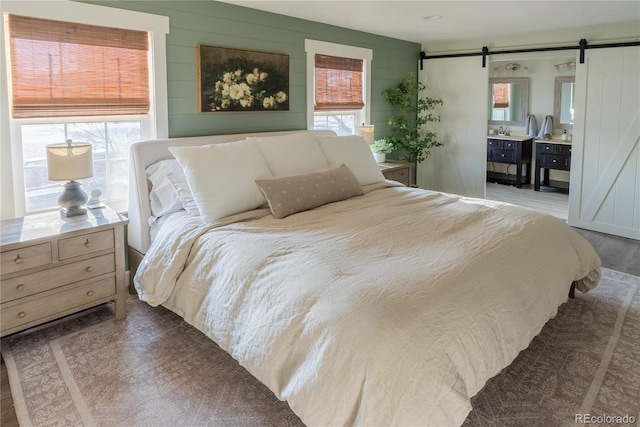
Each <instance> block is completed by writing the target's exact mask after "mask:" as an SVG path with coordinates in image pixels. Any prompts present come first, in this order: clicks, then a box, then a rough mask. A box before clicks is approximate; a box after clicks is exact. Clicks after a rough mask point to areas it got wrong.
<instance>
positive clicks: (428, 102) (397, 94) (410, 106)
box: [382, 73, 444, 163]
mask: <svg viewBox="0 0 640 427" xmlns="http://www.w3.org/2000/svg"><path fill="white" fill-rule="evenodd" d="M426 90H427V86H426V85H424V84H423V83H422V82H420V81H418V79H417V78H416V75H415V74H414V73H408V74H407V76H406V77H405V78H404V79H403V80H402V81H401V82H400V84H399V85H398V87H396V88H394V89H386V90H384V91H383V92H382V95H383V96H384V98H385V99H386V100H387V102H388V103H389V104H391V105H392V106H393V107H395V108H396V110H398V112H399V114H398V115H397V116H394V117H391V118H390V119H389V126H390V127H391V130H392V135H391V136H389V137H387V140H388V141H390V142H392V143H393V144H394V146H395V148H396V150H398V152H399V154H400V156H403V158H402V160H408V161H410V162H415V163H420V162H422V161H424V160H425V159H426V158H427V157H429V156H430V155H431V149H432V148H434V147H440V146H442V145H444V144H443V143H442V142H440V141H438V139H437V137H438V136H437V134H436V133H435V132H433V131H431V130H429V129H426V128H423V127H424V126H425V125H426V124H428V123H434V122H439V121H440V116H439V115H437V114H434V112H433V110H434V108H435V107H436V106H438V105H442V104H443V101H442V99H437V98H431V97H429V96H427V95H424V94H423V93H424V92H425V91H426Z"/></svg>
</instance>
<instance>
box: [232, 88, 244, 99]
mask: <svg viewBox="0 0 640 427" xmlns="http://www.w3.org/2000/svg"><path fill="white" fill-rule="evenodd" d="M243 96H244V89H243V88H242V86H241V85H237V84H236V85H231V86H230V87H229V98H231V99H241V98H242V97H243Z"/></svg>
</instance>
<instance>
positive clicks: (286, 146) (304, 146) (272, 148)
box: [256, 131, 329, 178]
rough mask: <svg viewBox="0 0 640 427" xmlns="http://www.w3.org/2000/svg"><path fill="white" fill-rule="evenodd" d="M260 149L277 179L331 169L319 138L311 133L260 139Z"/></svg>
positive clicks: (258, 139) (304, 132)
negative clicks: (319, 143)
mask: <svg viewBox="0 0 640 427" xmlns="http://www.w3.org/2000/svg"><path fill="white" fill-rule="evenodd" d="M256 139H257V141H258V147H260V151H261V152H262V155H263V156H264V158H265V160H266V161H267V164H268V165H269V169H270V170H271V173H272V174H273V176H274V177H275V178H280V177H283V176H293V175H302V174H305V173H311V172H320V171H325V170H327V169H329V164H328V163H327V159H326V158H325V157H324V154H323V153H322V150H321V149H320V145H318V138H317V137H316V136H315V135H314V134H313V133H312V132H309V131H303V132H296V133H292V134H287V135H276V136H268V137H258V138H256Z"/></svg>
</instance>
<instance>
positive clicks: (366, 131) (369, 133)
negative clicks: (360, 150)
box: [360, 123, 376, 145]
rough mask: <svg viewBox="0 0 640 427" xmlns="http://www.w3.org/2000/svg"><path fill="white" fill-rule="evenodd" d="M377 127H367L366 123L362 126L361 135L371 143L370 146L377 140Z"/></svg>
mask: <svg viewBox="0 0 640 427" xmlns="http://www.w3.org/2000/svg"><path fill="white" fill-rule="evenodd" d="M374 132H375V126H374V125H365V124H364V123H363V124H362V126H360V135H362V137H363V138H364V140H365V141H367V142H368V143H369V145H371V144H373V143H374V142H375V140H376V138H375V136H374Z"/></svg>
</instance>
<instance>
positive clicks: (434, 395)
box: [129, 131, 600, 426]
mask: <svg viewBox="0 0 640 427" xmlns="http://www.w3.org/2000/svg"><path fill="white" fill-rule="evenodd" d="M358 138H359V137H347V138H344V137H336V136H335V135H334V134H332V133H331V132H328V131H315V132H314V131H299V132H271V133H263V134H241V135H224V136H210V137H197V138H176V139H168V140H154V141H144V142H140V143H136V144H134V145H133V146H132V148H131V159H132V162H131V168H132V169H131V175H132V185H131V195H130V210H129V221H130V223H129V224H130V225H129V245H130V247H131V261H132V264H133V265H134V267H133V268H135V267H137V272H136V273H135V278H134V284H135V288H136V291H137V292H138V295H139V297H140V298H141V299H142V300H143V301H146V302H148V303H149V304H151V305H153V306H157V305H163V306H165V307H167V308H169V309H170V310H172V311H174V312H175V313H177V314H178V315H180V316H182V317H183V318H184V319H185V321H186V322H188V323H189V324H191V325H193V326H194V327H195V328H197V329H198V330H200V331H202V332H203V333H204V334H206V335H207V336H208V337H210V338H211V339H212V340H214V341H215V342H216V343H218V344H219V345H220V346H221V347H222V348H223V349H224V350H225V351H227V352H228V353H229V354H231V355H232V356H233V357H234V358H235V359H237V360H238V361H239V363H240V364H241V365H242V366H244V367H245V368H246V369H247V370H248V371H249V372H250V373H251V374H252V375H254V376H255V377H256V378H257V379H258V380H259V381H261V382H262V383H264V384H265V385H266V386H267V387H269V389H270V390H271V391H273V393H274V394H275V395H276V396H277V397H278V398H279V399H282V400H286V401H287V402H288V404H289V406H290V407H291V408H292V410H293V411H294V412H295V413H296V414H297V415H298V416H299V417H300V418H301V420H302V421H303V422H304V423H305V424H307V425H310V426H311V425H314V426H324V425H362V426H370V425H438V426H440V425H443V426H444V425H452V426H456V425H461V424H462V423H463V422H464V420H465V418H466V417H467V415H468V413H469V412H470V410H471V403H470V399H471V398H472V397H473V396H475V395H476V394H477V393H479V392H480V390H481V389H482V388H483V386H484V385H485V384H486V382H487V381H488V380H489V379H491V378H492V377H493V376H495V375H496V374H498V373H499V372H500V371H501V370H502V369H504V368H505V367H506V366H508V365H509V364H510V363H511V362H512V361H513V360H514V359H515V357H516V356H517V355H518V353H519V352H520V351H522V350H523V349H525V348H526V347H527V346H528V345H529V344H530V342H531V340H532V339H533V338H534V337H535V336H536V335H537V334H538V333H539V332H540V330H541V329H542V327H543V326H544V324H545V323H546V322H547V321H548V320H549V319H550V318H552V317H553V316H554V315H555V314H556V312H557V309H558V307H559V306H560V305H561V304H562V303H564V302H566V301H567V299H568V295H569V291H570V289H571V287H572V286H574V287H575V288H577V289H578V290H580V291H582V292H586V291H588V290H589V289H592V288H593V287H595V286H596V285H597V282H598V279H599V277H600V259H599V258H598V256H597V254H596V253H595V251H594V250H593V248H592V247H591V246H590V245H589V244H588V243H587V242H586V241H585V240H584V239H583V238H582V237H580V236H579V235H578V234H577V233H576V232H575V231H573V230H572V229H571V228H570V227H569V226H567V225H566V224H565V223H564V222H563V221H561V220H559V219H557V218H554V217H552V216H549V215H545V214H541V213H537V212H534V211H530V210H527V209H525V208H521V207H517V206H513V205H509V204H505V203H499V202H493V201H488V200H481V199H473V198H466V197H461V196H457V195H453V194H445V193H438V192H432V191H426V190H422V189H416V188H408V187H405V186H403V185H401V184H398V183H394V182H392V181H387V180H384V178H383V177H382V175H381V174H380V175H377V174H376V170H377V166H376V165H375V162H374V161H373V158H372V156H371V154H370V152H369V153H368V155H369V157H371V159H369V158H367V157H366V155H367V152H366V150H368V146H366V143H364V141H363V140H361V138H360V139H358ZM247 141H249V142H247ZM236 143H238V144H239V145H242V146H243V148H242V149H241V150H240V149H239V150H240V151H238V152H236V153H235V154H233V153H231V154H229V150H231V151H233V150H235V149H236V148H234V147H237V145H234V144H236ZM363 144H365V145H363ZM256 147H258V148H257V151H256ZM317 147H319V148H320V150H319V151H318V150H317ZM363 147H364V148H363ZM243 150H244V151H243ZM363 150H364V151H363ZM310 153H313V154H310ZM318 153H321V154H320V155H324V159H320V158H318V156H319V154H318ZM260 154H261V156H260ZM363 155H364V157H365V159H364V160H363V159H362V158H361V157H362V156H363ZM234 156H235V157H234ZM220 158H221V159H222V160H220ZM261 158H262V160H261ZM168 163H170V164H171V168H174V169H171V170H169V169H166V168H165V169H162V168H160V167H158V165H159V164H168ZM176 163H177V164H178V165H179V166H180V167H179V168H177V169H176ZM265 164H266V166H267V167H266V168H265ZM180 168H182V171H184V173H185V175H186V182H187V187H189V188H190V189H191V190H192V192H191V194H189V195H187V196H185V195H184V194H182V193H180V188H181V187H180V185H178V184H177V183H176V178H175V176H174V175H175V174H180V173H181V170H180ZM378 172H379V171H378ZM247 174H248V178H247ZM158 176H160V178H162V181H163V182H164V178H165V176H166V177H169V178H170V181H171V184H172V186H173V190H176V194H177V195H178V196H184V197H178V199H179V200H180V202H178V203H175V204H176V205H177V209H176V206H174V207H173V211H171V212H165V213H164V215H154V212H152V211H158V209H159V208H158V207H157V206H156V207H155V209H152V207H151V205H152V201H153V200H152V199H153V198H154V197H155V196H154V195H153V194H152V193H153V192H154V188H155V189H156V190H159V189H160V188H161V187H162V185H165V186H166V182H165V183H164V184H159V183H158V182H159V181H158ZM152 177H153V179H152ZM245 178H246V179H245ZM181 179H182V181H183V182H182V190H183V192H184V191H185V188H184V187H185V186H184V178H181ZM310 180H311V181H310ZM314 180H317V181H314ZM336 180H338V181H339V182H338V181H336ZM354 180H355V181H354ZM151 182H153V184H151ZM336 182H338V183H336ZM307 185H309V186H317V188H322V189H323V190H322V191H320V190H317V191H312V190H310V189H309V188H310V187H308V186H307ZM229 187H232V188H233V191H230V190H229ZM254 187H255V188H254ZM167 188H169V189H170V190H171V187H167ZM303 188H304V190H302V189H303ZM314 188H315V187H314ZM338 188H339V189H340V191H343V193H344V194H343V193H340V194H338V195H336V194H335V193H336V192H338V193H339V192H340V191H334V189H338ZM296 189H297V190H296ZM227 190H229V191H227ZM254 190H257V193H256V191H254ZM298 190H299V192H298V193H296V191H298ZM323 191H324V192H323ZM240 193H242V194H244V193H247V194H248V193H251V201H249V200H248V199H249V198H248V197H246V198H245V199H247V200H243V201H242V203H240V202H238V200H237V199H238V198H239V196H238V194H240ZM285 193H286V197H285V196H283V194H285ZM325 193H330V194H329V195H327V194H325ZM172 194H173V193H172ZM292 194H293V196H292ZM173 195H174V196H175V194H173ZM259 196H260V197H263V199H259ZM307 196H308V198H309V199H311V198H313V202H310V201H308V200H300V199H305V197H307ZM316 196H317V197H316ZM283 197H284V198H283ZM326 197H329V199H328V200H329V202H326V203H322V201H320V202H318V201H317V198H320V199H322V198H326ZM194 199H195V204H194V203H193V202H194ZM171 203H173V202H171ZM171 203H169V204H171ZM243 203H244V204H243ZM156 205H157V203H156ZM232 205H233V206H235V207H234V208H229V206H232ZM291 206H293V207H291ZM227 208H229V209H227ZM155 213H157V212H155ZM152 236H153V239H152ZM135 264H139V265H138V266H136V265H135Z"/></svg>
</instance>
